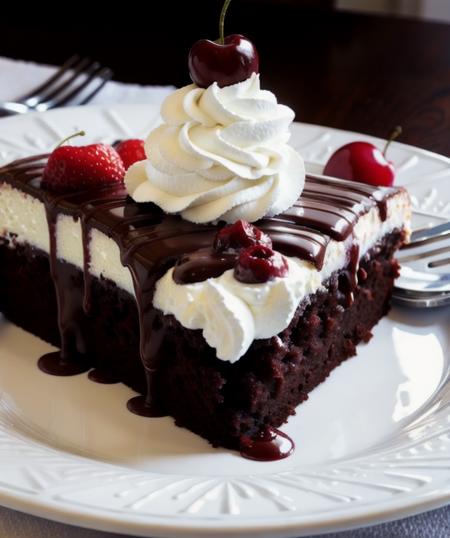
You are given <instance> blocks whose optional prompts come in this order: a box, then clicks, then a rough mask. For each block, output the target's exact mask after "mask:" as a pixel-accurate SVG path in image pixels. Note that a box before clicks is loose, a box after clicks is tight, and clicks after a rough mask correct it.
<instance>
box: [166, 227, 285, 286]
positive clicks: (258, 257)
mask: <svg viewBox="0 0 450 538" xmlns="http://www.w3.org/2000/svg"><path fill="white" fill-rule="evenodd" d="M233 268H234V276H235V278H236V280H239V281H240V282H245V283H246V284H255V283H258V282H259V283H261V282H267V281H268V280H273V279H274V278H276V277H284V276H286V275H287V274H288V271H289V266H288V263H287V261H286V259H285V258H284V257H283V256H282V255H281V254H280V253H279V252H276V251H274V250H273V249H272V240H271V239H270V237H269V236H268V235H267V234H265V233H263V232H262V231H261V230H260V229H259V228H257V227H256V226H253V224H250V223H249V222H247V221H245V220H238V221H236V222H235V223H234V224H231V225H229V226H225V227H223V228H222V229H221V230H219V231H218V232H217V234H216V237H215V239H214V246H213V248H211V247H207V248H201V249H198V250H196V251H194V252H190V253H189V254H186V255H184V256H181V258H180V259H179V260H178V261H177V263H176V264H175V267H174V270H173V279H174V281H175V282H176V283H177V284H192V283H194V282H203V281H204V280H207V279H208V278H216V277H219V276H220V275H222V274H223V273H224V272H225V271H228V270H229V269H233Z"/></svg>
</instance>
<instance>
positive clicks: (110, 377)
mask: <svg viewBox="0 0 450 538" xmlns="http://www.w3.org/2000/svg"><path fill="white" fill-rule="evenodd" d="M88 378H89V379H90V380H91V381H94V382H95V383H101V384H102V385H113V384H114V383H119V382H120V379H119V378H118V377H117V376H116V375H114V374H112V373H111V372H110V371H109V370H102V369H101V368H94V369H92V370H90V371H89V373H88Z"/></svg>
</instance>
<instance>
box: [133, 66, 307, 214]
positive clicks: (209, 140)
mask: <svg viewBox="0 0 450 538" xmlns="http://www.w3.org/2000/svg"><path fill="white" fill-rule="evenodd" d="M161 115H162V118H163V124H162V125H160V126H159V127H157V128H156V129H155V130H153V131H152V132H151V133H150V135H149V136H148V138H147V140H146V143H145V150H146V155H147V159H146V160H144V161H141V162H138V163H136V164H134V165H133V166H131V167H130V168H129V170H128V171H127V174H126V176H125V184H126V187H127V190H128V193H129V194H130V196H131V197H132V198H133V199H134V200H135V201H136V202H153V203H155V204H156V205H158V206H159V207H161V208H162V209H163V210H164V211H165V212H167V213H175V214H180V215H181V216H182V217H183V218H184V219H186V220H189V221H191V222H195V223H207V222H215V221H218V220H224V221H226V222H230V223H231V222H234V221H236V220H237V219H245V220H247V221H250V222H253V221H256V220H258V219H260V218H262V217H265V216H274V215H277V214H279V213H281V212H283V211H285V210H286V209H288V208H289V207H291V206H292V205H293V204H294V203H295V201H296V200H297V199H298V197H299V196H300V194H301V192H302V189H303V185H304V181H305V170H304V163H303V159H302V158H301V157H300V155H299V154H298V153H297V152H296V151H295V150H294V149H293V148H291V147H290V146H289V145H288V140H289V136H290V134H289V125H290V124H291V123H292V121H293V119H294V112H293V111H292V110H291V109H290V108H289V107H287V106H284V105H280V104H278V103H277V100H276V97H275V96H274V95H273V94H272V93H271V92H268V91H265V90H261V89H260V81H259V75H258V74H253V75H252V76H251V77H250V78H248V79H247V80H245V81H243V82H240V83H238V84H233V85H232V86H226V87H223V88H220V87H219V86H218V85H217V84H216V83H214V84H212V85H211V86H209V87H208V88H199V87H197V86H196V85H194V84H192V85H189V86H186V87H184V88H181V89H179V90H177V91H175V92H174V93H173V94H171V95H170V96H169V97H168V98H167V99H166V100H165V102H164V103H163V106H162V110H161Z"/></svg>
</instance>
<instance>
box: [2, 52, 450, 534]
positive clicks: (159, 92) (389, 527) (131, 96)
mask: <svg viewBox="0 0 450 538" xmlns="http://www.w3.org/2000/svg"><path fill="white" fill-rule="evenodd" d="M54 70H55V67H51V66H45V65H37V64H35V63H31V62H22V61H15V60H10V59H8V58H2V57H0V101H1V100H13V99H14V98H15V97H19V96H20V95H22V94H24V93H26V92H27V91H29V90H31V89H33V87H35V86H36V85H38V84H40V83H41V82H43V81H44V80H45V79H46V78H48V77H49V76H50V75H51V74H52V73H53V72H54ZM172 90H173V87H172V86H139V85H138V84H123V83H120V82H108V83H107V84H106V85H105V87H104V88H103V89H102V90H101V91H100V92H99V93H98V94H97V95H96V96H95V97H94V99H93V100H92V101H91V102H90V103H91V104H112V103H136V104H138V103H154V104H159V103H161V102H162V100H163V99H164V97H166V95H168V94H169V93H170V92H171V91H172ZM0 121H1V120H0ZM0 536H1V537H3V536H5V537H6V536H8V537H11V538H31V537H33V538H35V537H36V538H41V537H44V536H60V537H65V538H114V537H116V538H120V537H121V536H122V535H120V536H119V535H117V534H110V533H106V532H97V531H93V530H88V529H79V528H77V527H72V526H70V525H62V524H60V523H53V522H51V521H46V520H44V519H40V518H37V517H34V516H28V515H27V516H25V515H23V514H21V513H19V512H15V511H13V510H8V509H6V508H0ZM325 536H326V537H327V538H428V537H430V538H448V537H449V536H450V507H446V508H441V509H440V510H434V511H433V512H429V513H425V514H421V515H419V516H415V517H411V518H407V519H403V520H399V521H394V522H392V523H386V524H384V525H377V526H375V527H368V528H366V529H359V530H354V531H348V532H343V533H336V534H328V535H325ZM325 536H324V538H325ZM124 538H125V537H124Z"/></svg>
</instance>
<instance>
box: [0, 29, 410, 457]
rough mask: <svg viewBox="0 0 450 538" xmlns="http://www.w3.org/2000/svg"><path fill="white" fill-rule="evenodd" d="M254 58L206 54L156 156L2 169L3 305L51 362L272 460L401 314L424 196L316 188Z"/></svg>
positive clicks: (193, 61) (157, 143)
mask: <svg viewBox="0 0 450 538" xmlns="http://www.w3.org/2000/svg"><path fill="white" fill-rule="evenodd" d="M214 47H215V48H214ZM220 47H223V49H226V51H227V52H226V53H227V54H228V55H229V56H228V60H227V61H228V63H227V61H225V60H224V62H225V63H224V64H223V65H222V64H221V63H220V62H221V61H222V60H220V61H218V60H217V54H216V53H217V50H218V51H219V52H218V54H219V56H220V54H221V53H222V50H223V49H221V48H220ZM227 47H229V48H228V49H227ZM252 47H253V46H252V45H251V43H250V44H249V42H248V40H246V39H245V38H243V37H242V36H230V38H226V39H225V40H224V43H223V44H220V43H219V44H217V43H212V42H204V43H202V42H199V43H197V44H196V45H194V47H193V49H192V51H191V57H190V66H191V74H192V78H193V80H194V81H195V82H194V83H193V84H191V85H189V86H187V87H184V88H181V89H179V90H177V91H175V92H174V93H173V94H172V95H170V96H169V97H168V98H167V99H166V101H165V102H164V104H163V105H162V110H161V115H162V123H161V125H160V126H159V127H157V128H156V129H155V130H154V131H152V132H151V133H150V134H149V136H148V138H147V140H146V141H145V146H144V151H145V153H142V151H143V148H142V145H139V142H138V141H132V143H131V144H130V145H129V147H128V148H127V147H125V149H124V147H123V146H122V148H117V150H118V152H117V151H116V150H115V149H113V148H112V147H110V146H107V145H105V144H91V145H90V146H82V147H72V146H68V145H61V146H60V147H58V148H57V149H56V150H55V151H54V152H53V153H51V154H50V155H39V156H35V157H29V158H25V159H22V160H19V161H15V162H13V163H11V164H9V165H7V166H5V167H3V168H2V169H1V170H0V234H1V239H0V283H1V284H0V310H1V311H2V312H3V313H4V315H5V316H6V317H7V318H8V319H10V320H11V321H12V322H13V323H15V324H17V325H18V326H20V327H22V328H24V329H25V330H27V331H30V332H32V333H33V334H35V335H37V336H39V337H41V338H43V339H44V340H46V341H47V342H50V343H51V344H53V345H55V346H58V347H59V348H60V349H61V352H55V353H53V354H49V355H47V356H44V357H42V358H41V359H40V361H39V364H40V367H41V368H42V369H43V370H45V371H48V372H50V373H53V374H60V375H70V374H75V373H80V372H83V371H87V370H89V369H91V368H94V369H95V370H91V372H90V377H91V378H93V379H97V380H99V381H102V382H116V381H121V382H123V383H126V384H127V385H128V386H130V387H131V388H133V389H134V390H136V391H137V392H138V393H139V394H140V395H141V396H137V397H136V398H133V399H132V400H130V402H129V404H128V406H129V408H130V409H131V410H132V411H134V412H136V413H138V414H142V415H148V416H160V415H163V414H168V415H170V416H172V417H173V418H174V419H175V421H176V423H177V424H178V425H180V426H183V427H186V428H189V429H190V430H192V431H193V432H195V433H197V434H199V435H201V436H203V437H205V438H206V439H208V441H210V442H211V443H212V444H213V445H214V446H224V447H229V448H233V449H240V450H241V451H242V452H243V453H244V455H247V456H249V457H256V458H259V459H271V458H272V457H276V456H277V454H276V453H275V452H276V451H274V448H273V443H272V441H273V439H274V436H275V433H274V431H275V430H274V428H277V427H278V426H280V425H281V424H282V423H284V422H285V421H286V420H287V418H288V417H289V416H290V415H291V414H293V413H294V412H295V408H296V406H297V405H298V404H299V403H300V402H302V401H304V400H305V399H306V398H307V397H308V393H309V392H310V391H311V390H312V389H313V388H314V387H315V386H317V385H318V384H319V383H321V382H322V381H323V380H324V379H325V378H326V377H327V376H328V375H329V373H330V372H331V371H332V370H333V369H334V368H335V367H336V366H338V365H339V364H340V363H341V362H342V361H343V360H345V359H347V358H348V357H351V356H353V355H355V354H356V345H357V344H358V343H359V342H361V341H368V340H369V338H370V336H371V329H372V327H373V326H374V325H375V324H376V323H377V322H378V321H379V319H380V318H381V317H382V316H383V315H385V314H386V313H387V311H388V308H389V299H390V294H391V290H392V286H393V282H394V279H395V278H396V276H397V274H398V265H397V262H396V261H395V258H394V254H395V251H396V249H398V248H399V246H401V244H402V243H403V242H404V241H406V240H407V237H408V234H409V218H410V204H409V198H408V195H407V193H406V191H405V190H404V189H403V188H396V187H392V186H390V187H386V186H377V185H368V184H365V183H361V182H356V181H348V180H342V179H341V180H340V179H333V178H327V177H309V176H308V175H306V176H305V169H304V164H303V160H302V158H301V157H300V155H299V154H298V153H297V152H296V151H295V150H294V149H293V148H292V147H291V146H289V144H288V140H289V125H290V124H291V122H292V121H293V119H294V113H293V112H292V111H291V110H290V109H289V108H288V107H286V106H283V105H280V104H279V103H278V102H277V100H276V98H275V96H274V95H273V94H272V93H271V92H268V91H265V90H262V89H261V88H260V78H259V74H258V72H257V71H258V67H257V55H256V51H254V49H253V48H252ZM210 49H213V50H212V52H211V50H210ZM240 51H241V52H240ZM242 51H243V52H242ZM234 54H237V55H238V56H237V58H238V60H239V59H240V60H241V61H238V62H237V63H236V58H235V57H234V56H233V55H234ZM239 54H241V56H239ZM230 55H231V57H232V60H229V57H230ZM242 55H244V57H243V56H242ZM211 57H212V58H216V59H215V60H214V61H216V62H217V63H216V64H213V65H214V66H215V71H214V70H213V69H209V67H208V65H209V64H208V62H210V61H213V60H211ZM233 62H234V63H233ZM230 65H231V68H230ZM233 70H234V71H233ZM207 75H211V77H210V79H208V77H207ZM222 75H223V76H222ZM233 77H234V78H233ZM122 144H125V145H126V143H122ZM121 151H122V153H123V154H125V153H126V154H127V162H126V165H127V166H129V165H130V162H133V161H136V162H134V163H133V164H131V166H129V167H128V169H127V170H126V171H125V165H124V162H123V161H122V158H121V156H120V155H121ZM130 152H131V154H133V152H135V153H136V159H131V160H130ZM144 156H145V158H143V157H144ZM261 443H262V445H263V446H264V447H265V449H264V450H261ZM267 447H269V448H267ZM290 450H291V447H290V446H288V448H287V449H286V450H285V451H284V452H280V451H279V453H278V456H279V457H282V456H284V455H287V454H288V453H289V451H290Z"/></svg>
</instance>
